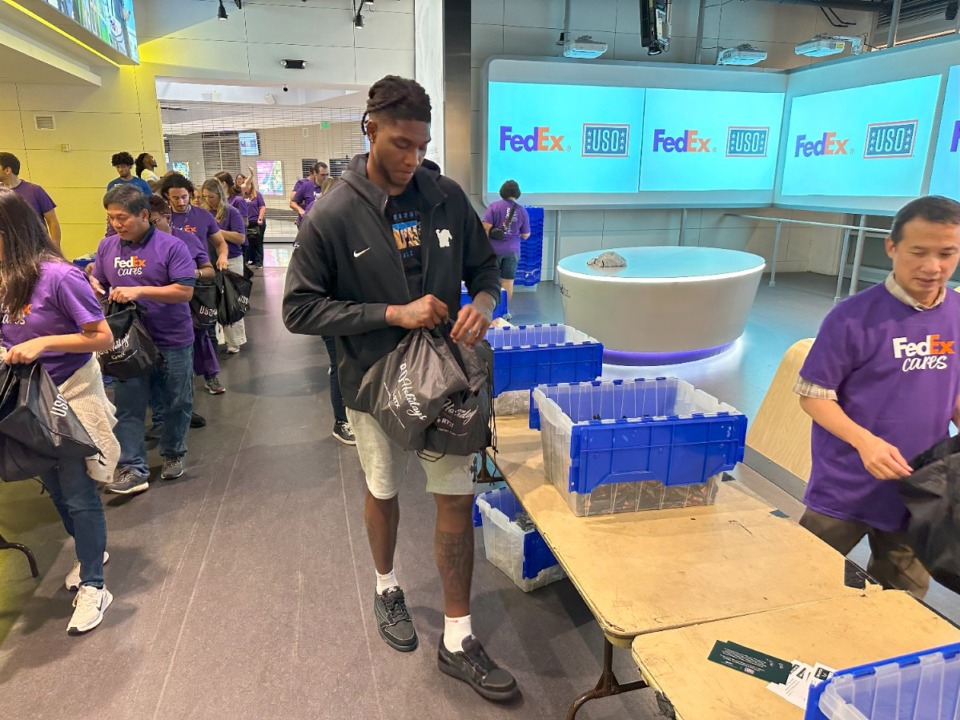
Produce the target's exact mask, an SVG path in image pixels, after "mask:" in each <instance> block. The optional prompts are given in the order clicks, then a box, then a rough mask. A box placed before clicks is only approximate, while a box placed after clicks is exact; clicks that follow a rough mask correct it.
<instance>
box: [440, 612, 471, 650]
mask: <svg viewBox="0 0 960 720" xmlns="http://www.w3.org/2000/svg"><path fill="white" fill-rule="evenodd" d="M468 635H473V628H472V627H471V626H470V616H469V615H464V616H463V617H458V618H452V617H447V616H446V615H444V616H443V644H444V646H446V648H447V650H449V651H450V652H460V651H461V650H463V640H464V638H466V637H467V636H468Z"/></svg>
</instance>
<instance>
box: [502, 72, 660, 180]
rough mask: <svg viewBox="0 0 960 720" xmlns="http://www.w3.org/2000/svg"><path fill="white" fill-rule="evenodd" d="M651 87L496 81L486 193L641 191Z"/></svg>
mask: <svg viewBox="0 0 960 720" xmlns="http://www.w3.org/2000/svg"><path fill="white" fill-rule="evenodd" d="M644 94H645V91H644V89H643V88H636V87H604V86H588V85H555V84H534V83H516V82H490V83H489V86H488V96H487V179H486V192H488V193H496V192H497V191H498V190H499V189H500V185H501V184H502V183H503V182H504V181H505V180H508V179H513V180H516V181H517V183H519V185H520V188H521V190H522V191H523V192H525V193H536V194H544V193H591V194H601V193H635V192H637V186H638V182H639V177H640V123H641V119H642V118H643V101H644Z"/></svg>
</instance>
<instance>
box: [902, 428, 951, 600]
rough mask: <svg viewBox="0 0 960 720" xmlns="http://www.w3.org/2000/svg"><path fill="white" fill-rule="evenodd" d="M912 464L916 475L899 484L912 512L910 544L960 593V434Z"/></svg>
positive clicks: (927, 565)
mask: <svg viewBox="0 0 960 720" xmlns="http://www.w3.org/2000/svg"><path fill="white" fill-rule="evenodd" d="M910 467H912V468H913V474H912V475H910V476H909V477H906V478H904V479H903V480H900V481H899V483H898V484H899V487H900V496H901V497H902V498H903V501H904V503H905V504H906V506H907V510H909V512H910V518H909V520H908V523H907V537H908V538H909V541H910V546H911V547H912V548H913V551H914V552H915V553H916V555H917V557H918V558H920V562H921V563H923V566H924V567H925V568H926V569H927V571H928V572H929V573H930V574H931V575H932V576H933V578H934V579H935V580H936V581H937V582H939V583H940V584H941V585H944V586H946V587H948V588H950V589H951V590H953V591H954V592H956V593H960V436H957V437H952V438H949V439H947V440H944V441H942V442H940V443H937V444H936V445H934V446H933V447H932V448H930V449H929V450H927V451H926V452H924V453H922V454H921V455H918V456H917V457H916V458H914V459H913V460H911V462H910Z"/></svg>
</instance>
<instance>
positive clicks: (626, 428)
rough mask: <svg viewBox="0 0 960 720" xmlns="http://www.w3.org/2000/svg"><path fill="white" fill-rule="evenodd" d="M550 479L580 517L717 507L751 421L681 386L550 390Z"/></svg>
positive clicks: (540, 399)
mask: <svg viewBox="0 0 960 720" xmlns="http://www.w3.org/2000/svg"><path fill="white" fill-rule="evenodd" d="M533 401H534V402H533V404H532V405H531V407H530V426H531V427H533V428H540V430H541V441H542V443H543V460H544V469H545V472H546V475H547V478H548V479H549V480H550V482H551V483H553V484H554V485H555V486H556V488H557V490H559V491H560V493H561V494H562V495H563V496H564V497H565V498H566V500H567V504H568V505H569V506H570V509H571V510H572V511H573V512H574V513H575V514H577V515H600V514H606V513H614V512H628V511H634V510H652V509H662V508H670V507H687V506H691V505H708V504H710V503H712V502H713V501H714V499H715V498H716V493H717V488H718V486H719V477H718V475H719V474H720V473H721V472H723V471H724V470H731V469H733V467H734V466H735V465H736V464H737V463H738V462H739V461H740V460H742V459H743V452H744V444H745V439H746V430H747V419H746V417H745V416H744V415H743V414H742V413H739V412H737V411H736V410H735V409H734V408H732V407H731V406H729V405H727V404H725V403H722V402H720V401H719V400H717V399H716V398H715V397H713V396H712V395H708V394H707V393H705V392H702V391H700V390H697V389H696V388H694V387H693V386H692V385H690V384H689V383H686V382H684V381H682V380H678V379H676V378H656V379H653V380H644V379H638V380H613V381H595V382H584V383H576V384H558V385H542V386H539V387H537V388H536V389H535V390H534V391H533Z"/></svg>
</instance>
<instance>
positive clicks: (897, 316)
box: [794, 196, 960, 597]
mask: <svg viewBox="0 0 960 720" xmlns="http://www.w3.org/2000/svg"><path fill="white" fill-rule="evenodd" d="M886 250H887V255H888V256H889V257H890V259H891V260H892V261H893V272H891V273H890V275H889V276H888V277H887V279H886V281H885V282H884V283H882V284H880V285H876V286H874V287H872V288H870V289H869V290H864V291H863V292H861V293H858V294H857V295H854V296H853V297H852V298H849V299H847V300H844V301H843V302H842V303H840V304H839V305H837V306H836V307H835V308H834V309H833V310H831V311H830V313H829V314H828V315H827V317H826V318H825V319H824V321H823V325H822V326H821V327H820V332H819V333H818V334H817V339H816V341H815V342H814V344H813V347H812V348H811V349H810V353H809V355H808V356H807V359H806V362H805V363H804V364H803V367H802V368H801V369H800V378H799V379H798V381H797V384H796V387H795V388H794V390H795V392H797V393H798V394H799V395H800V396H801V397H800V406H801V407H802V408H803V409H804V411H805V412H806V413H807V414H809V415H810V417H811V418H813V422H814V424H813V428H812V433H811V450H812V459H813V465H812V468H811V471H810V482H809V484H808V485H807V491H806V495H805V497H804V504H805V505H806V506H807V510H806V511H805V512H804V514H803V517H802V518H801V519H800V524H801V525H803V526H804V527H805V528H807V529H808V530H810V531H811V532H812V533H814V534H815V535H817V536H818V537H820V538H821V539H822V540H824V541H825V542H826V543H827V544H829V545H830V546H832V547H833V548H834V549H836V550H837V551H838V552H841V553H843V554H844V555H846V554H847V553H849V552H850V551H851V550H852V549H853V548H854V547H855V546H856V545H857V543H859V542H860V540H861V539H862V538H863V536H864V535H866V536H867V537H868V538H869V541H870V549H871V556H870V562H869V564H868V566H867V571H868V572H869V573H870V574H871V575H872V576H873V577H874V578H876V579H877V580H878V581H879V582H880V583H881V584H882V585H883V586H884V587H887V588H890V587H893V588H899V589H901V590H908V591H910V592H912V593H913V594H914V595H916V596H918V597H923V595H924V594H925V593H926V591H927V588H928V587H929V584H930V576H929V574H928V573H927V571H926V569H925V568H924V567H923V566H922V565H921V564H920V561H919V560H918V559H917V557H916V556H915V554H914V552H913V550H912V549H911V548H910V546H909V544H908V541H907V539H906V536H905V535H904V534H903V530H904V529H905V525H906V520H907V509H906V506H905V505H904V503H903V500H902V499H901V498H900V494H899V491H898V488H897V483H896V482H895V481H896V480H898V479H899V478H904V477H906V476H907V475H909V474H910V473H911V472H912V469H911V468H910V465H909V460H908V458H912V457H914V456H916V455H918V454H919V453H921V452H923V451H924V450H926V449H928V448H929V447H931V446H932V445H934V444H936V443H937V442H939V441H940V440H943V439H944V438H946V437H947V436H948V435H949V429H950V421H951V420H952V421H953V422H954V423H955V424H960V401H958V400H960V398H958V396H960V358H958V356H957V351H958V346H960V295H958V294H957V293H955V292H949V291H948V290H947V287H946V282H947V280H948V279H950V277H951V276H952V275H953V273H954V271H955V270H956V268H957V262H958V260H960V203H957V202H956V201H954V200H950V199H947V198H944V197H938V196H928V197H922V198H919V199H917V200H913V201H912V202H910V203H908V204H907V205H905V206H904V207H903V208H902V209H901V210H900V212H898V213H897V215H896V217H895V218H894V220H893V226H892V227H891V229H890V237H888V238H887V240H886Z"/></svg>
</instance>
